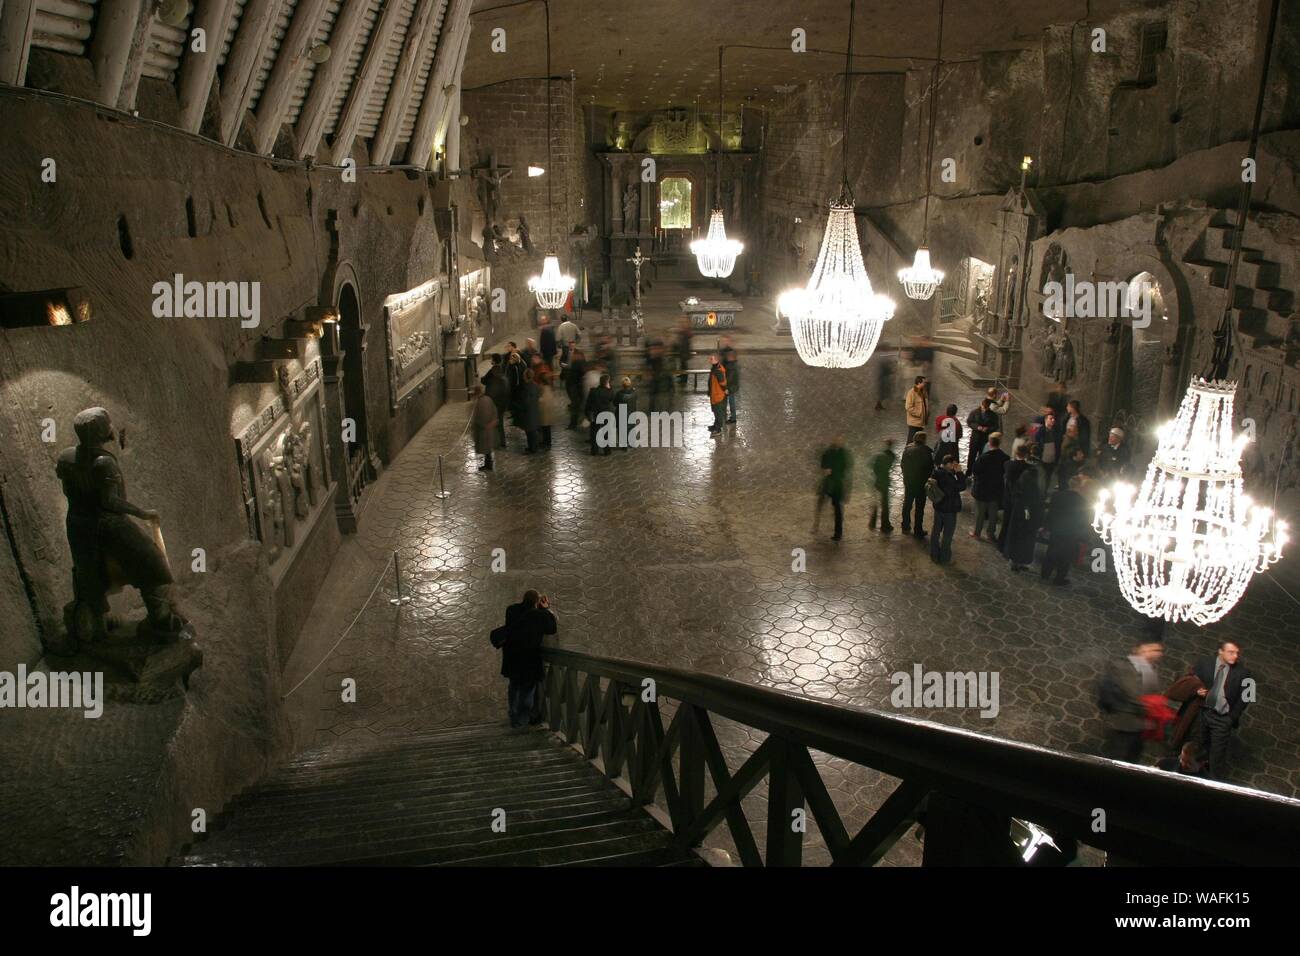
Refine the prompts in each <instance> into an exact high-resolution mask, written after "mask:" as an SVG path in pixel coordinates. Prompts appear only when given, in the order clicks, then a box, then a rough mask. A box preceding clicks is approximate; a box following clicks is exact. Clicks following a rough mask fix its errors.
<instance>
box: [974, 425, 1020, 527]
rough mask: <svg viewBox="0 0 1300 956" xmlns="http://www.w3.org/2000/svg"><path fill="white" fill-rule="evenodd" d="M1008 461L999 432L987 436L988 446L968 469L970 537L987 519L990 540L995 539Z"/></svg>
mask: <svg viewBox="0 0 1300 956" xmlns="http://www.w3.org/2000/svg"><path fill="white" fill-rule="evenodd" d="M974 440H975V433H974V432H972V433H971V441H972V442H973V441H974ZM1010 460H1011V457H1010V456H1009V455H1008V454H1007V453H1006V452H1004V451H1003V450H1002V433H1001V432H994V433H993V434H991V435H989V440H988V447H987V448H985V449H984V451H983V453H982V454H981V455H980V456H979V458H977V459H976V460H975V465H974V467H973V468H971V480H972V481H974V483H975V488H974V490H973V491H972V492H971V497H972V498H974V499H975V530H974V531H972V532H971V533H970V536H971V537H972V538H978V537H979V536H980V532H981V531H983V530H984V523H985V522H986V521H987V522H988V526H989V532H988V534H989V540H990V541H996V540H997V534H998V512H999V511H1001V510H1002V479H1003V476H1004V474H1005V469H1006V465H1007V462H1008V461H1010Z"/></svg>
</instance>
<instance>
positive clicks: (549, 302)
mask: <svg viewBox="0 0 1300 956" xmlns="http://www.w3.org/2000/svg"><path fill="white" fill-rule="evenodd" d="M573 286H574V280H573V276H566V275H561V274H560V259H559V256H557V255H555V254H554V253H548V254H547V256H546V258H545V259H544V260H543V261H542V274H541V275H540V276H533V277H532V278H531V279H529V280H528V291H529V292H531V293H533V295H535V296H537V305H538V306H539V307H540V308H543V309H558V308H561V307H563V305H564V300H565V299H567V298H568V297H569V293H570V292H572V291H573Z"/></svg>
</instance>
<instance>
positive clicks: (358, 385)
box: [338, 282, 375, 504]
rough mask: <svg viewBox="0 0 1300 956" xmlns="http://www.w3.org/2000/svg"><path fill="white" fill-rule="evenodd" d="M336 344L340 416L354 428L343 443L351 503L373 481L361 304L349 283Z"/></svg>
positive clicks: (341, 304)
mask: <svg viewBox="0 0 1300 956" xmlns="http://www.w3.org/2000/svg"><path fill="white" fill-rule="evenodd" d="M338 310H339V344H340V346H341V347H342V349H343V395H342V398H343V417H344V418H345V419H351V421H352V422H353V424H354V427H355V429H356V432H355V441H352V442H344V443H343V452H344V462H345V465H346V467H347V482H348V495H349V497H350V498H351V499H352V501H353V503H354V504H355V503H356V502H357V501H358V500H360V498H361V491H362V489H363V488H365V486H366V485H367V484H368V483H369V482H371V481H373V480H374V477H375V475H374V473H373V468H372V467H371V464H370V435H369V429H368V428H367V419H366V329H365V326H363V325H362V324H361V305H360V303H359V302H358V301H357V293H356V290H355V289H354V288H353V287H352V284H351V283H350V282H348V283H344V285H343V286H342V288H341V289H340V290H339V304H338Z"/></svg>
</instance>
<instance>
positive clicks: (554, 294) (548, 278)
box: [528, 3, 575, 309]
mask: <svg viewBox="0 0 1300 956" xmlns="http://www.w3.org/2000/svg"><path fill="white" fill-rule="evenodd" d="M544 6H545V8H546V169H547V170H550V174H549V175H547V177H546V231H547V233H548V235H549V236H554V234H555V232H554V229H553V228H552V223H551V217H552V216H553V214H554V213H553V212H552V210H554V208H555V204H554V202H553V200H552V198H551V183H552V181H554V179H555V175H554V173H555V157H554V156H553V155H552V150H551V5H550V4H549V3H548V4H544ZM543 172H545V170H543ZM528 175H530V176H531V175H532V169H531V168H530V169H529V171H528ZM574 285H575V283H574V280H573V276H570V275H564V274H562V273H561V272H560V257H559V256H557V255H556V254H555V253H554V252H551V251H548V252H547V253H546V258H545V259H543V260H542V274H541V275H540V276H533V277H532V278H531V279H529V280H528V291H529V292H531V293H533V295H535V296H537V305H538V308H542V309H559V308H563V307H564V302H565V300H566V299H567V298H568V297H569V293H570V292H572V291H573V287H574Z"/></svg>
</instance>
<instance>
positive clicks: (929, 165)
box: [921, 0, 944, 246]
mask: <svg viewBox="0 0 1300 956" xmlns="http://www.w3.org/2000/svg"><path fill="white" fill-rule="evenodd" d="M943 3H944V0H939V39H938V42H937V43H936V44H935V46H936V49H935V54H934V68H933V69H932V70H931V71H930V138H929V142H928V143H927V145H926V147H925V213H924V218H923V220H922V226H921V245H922V246H928V245H929V244H930V184H931V182H932V181H933V178H934V121H935V116H936V114H937V113H938V112H939V67H940V66H941V65H942V64H943Z"/></svg>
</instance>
